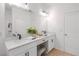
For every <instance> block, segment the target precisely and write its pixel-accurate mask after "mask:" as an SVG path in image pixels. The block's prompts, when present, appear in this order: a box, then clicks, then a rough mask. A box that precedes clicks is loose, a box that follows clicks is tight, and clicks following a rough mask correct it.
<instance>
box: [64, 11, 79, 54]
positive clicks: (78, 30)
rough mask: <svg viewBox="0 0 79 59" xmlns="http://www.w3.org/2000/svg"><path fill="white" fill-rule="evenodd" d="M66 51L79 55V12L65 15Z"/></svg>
mask: <svg viewBox="0 0 79 59" xmlns="http://www.w3.org/2000/svg"><path fill="white" fill-rule="evenodd" d="M65 50H66V51H67V52H69V53H72V54H73V55H79V12H70V13H66V15H65Z"/></svg>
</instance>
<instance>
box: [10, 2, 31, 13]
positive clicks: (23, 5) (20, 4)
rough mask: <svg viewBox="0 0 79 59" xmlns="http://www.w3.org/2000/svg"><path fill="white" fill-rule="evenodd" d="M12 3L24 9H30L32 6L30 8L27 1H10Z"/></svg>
mask: <svg viewBox="0 0 79 59" xmlns="http://www.w3.org/2000/svg"><path fill="white" fill-rule="evenodd" d="M9 4H10V5H15V6H17V7H19V8H23V9H26V10H28V11H29V10H30V8H29V4H27V3H9Z"/></svg>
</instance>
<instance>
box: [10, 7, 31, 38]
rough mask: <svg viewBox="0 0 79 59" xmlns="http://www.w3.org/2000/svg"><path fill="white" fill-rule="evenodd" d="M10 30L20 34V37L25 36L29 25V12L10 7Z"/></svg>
mask: <svg viewBox="0 0 79 59" xmlns="http://www.w3.org/2000/svg"><path fill="white" fill-rule="evenodd" d="M12 16H13V17H12V22H13V24H12V31H13V33H15V32H17V33H20V34H22V37H25V36H27V34H26V33H27V32H26V29H27V28H28V27H29V26H31V19H30V18H31V14H30V12H28V11H26V10H24V9H21V8H19V7H15V6H14V7H12Z"/></svg>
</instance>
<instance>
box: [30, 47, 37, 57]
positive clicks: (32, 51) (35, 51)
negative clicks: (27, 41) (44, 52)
mask: <svg viewBox="0 0 79 59" xmlns="http://www.w3.org/2000/svg"><path fill="white" fill-rule="evenodd" d="M29 56H37V47H32V48H30V49H29Z"/></svg>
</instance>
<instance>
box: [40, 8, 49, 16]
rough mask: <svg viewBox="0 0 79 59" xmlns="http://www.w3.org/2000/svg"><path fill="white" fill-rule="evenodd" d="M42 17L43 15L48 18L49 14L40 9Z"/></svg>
mask: <svg viewBox="0 0 79 59" xmlns="http://www.w3.org/2000/svg"><path fill="white" fill-rule="evenodd" d="M40 15H42V16H47V15H48V13H47V12H46V11H44V10H42V9H40Z"/></svg>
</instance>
